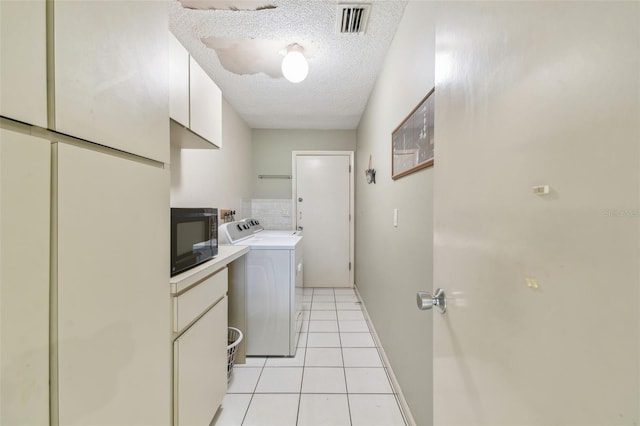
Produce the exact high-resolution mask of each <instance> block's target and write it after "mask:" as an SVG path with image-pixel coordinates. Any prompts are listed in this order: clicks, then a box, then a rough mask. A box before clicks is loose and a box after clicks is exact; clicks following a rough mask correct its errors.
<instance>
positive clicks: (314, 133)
mask: <svg viewBox="0 0 640 426" xmlns="http://www.w3.org/2000/svg"><path fill="white" fill-rule="evenodd" d="M355 148H356V132H355V130H271V129H254V130H253V176H252V178H251V179H252V183H253V198H291V181H290V180H288V179H258V175H291V152H292V151H353V150H355Z"/></svg>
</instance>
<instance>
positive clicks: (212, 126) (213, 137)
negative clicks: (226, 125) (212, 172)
mask: <svg viewBox="0 0 640 426" xmlns="http://www.w3.org/2000/svg"><path fill="white" fill-rule="evenodd" d="M189 76H190V85H189V94H190V106H191V126H190V127H191V130H192V131H193V132H194V133H197V134H198V135H200V136H202V137H203V138H205V139H206V140H208V141H209V142H211V143H214V144H215V145H217V146H218V148H222V126H221V122H222V92H221V91H220V89H219V88H218V86H217V85H216V83H214V82H213V80H211V79H210V78H209V76H208V75H207V73H206V72H204V70H203V69H202V67H200V65H198V63H197V62H196V61H195V60H194V59H193V58H190V62H189Z"/></svg>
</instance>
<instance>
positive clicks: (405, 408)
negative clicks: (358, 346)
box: [353, 285, 416, 426]
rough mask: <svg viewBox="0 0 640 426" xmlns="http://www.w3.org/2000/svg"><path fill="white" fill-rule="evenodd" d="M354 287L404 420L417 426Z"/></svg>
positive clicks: (356, 288) (355, 287) (410, 424)
mask: <svg viewBox="0 0 640 426" xmlns="http://www.w3.org/2000/svg"><path fill="white" fill-rule="evenodd" d="M353 288H354V290H355V291H356V293H357V294H358V299H360V302H361V303H362V312H363V313H364V316H365V319H366V320H367V323H368V324H369V329H370V330H371V334H372V335H373V339H374V340H375V343H376V348H377V349H378V353H379V354H380V357H381V358H382V362H383V363H384V365H385V367H386V369H385V371H386V372H387V375H388V376H389V381H390V382H391V386H392V387H393V393H394V395H395V397H396V400H397V401H398V405H399V406H400V411H401V412H402V415H403V416H404V421H405V423H407V425H409V426H416V421H415V420H414V418H413V415H411V410H410V409H409V405H408V404H407V400H406V399H404V395H403V394H402V389H401V388H400V383H398V379H397V378H396V375H395V374H394V372H393V368H391V363H390V362H389V358H387V354H386V353H385V351H384V348H383V347H382V343H381V342H380V338H379V337H378V333H377V332H376V329H375V327H374V326H373V322H372V321H371V317H369V312H367V307H366V305H365V304H364V302H363V301H362V297H360V292H359V291H358V286H357V285H355V286H354V287H353Z"/></svg>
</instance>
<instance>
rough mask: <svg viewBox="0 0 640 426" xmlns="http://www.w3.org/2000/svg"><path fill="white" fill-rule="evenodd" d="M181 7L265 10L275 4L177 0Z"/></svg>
mask: <svg viewBox="0 0 640 426" xmlns="http://www.w3.org/2000/svg"><path fill="white" fill-rule="evenodd" d="M179 2H180V4H182V7H184V8H187V9H195V10H235V11H240V10H265V9H275V8H276V6H274V5H273V4H270V3H268V2H265V1H260V0H235V1H229V0H179Z"/></svg>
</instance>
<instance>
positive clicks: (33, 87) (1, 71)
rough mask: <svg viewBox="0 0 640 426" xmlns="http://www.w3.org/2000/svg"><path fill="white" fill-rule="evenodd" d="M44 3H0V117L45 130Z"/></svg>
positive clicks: (45, 45) (36, 0)
mask: <svg viewBox="0 0 640 426" xmlns="http://www.w3.org/2000/svg"><path fill="white" fill-rule="evenodd" d="M46 36H47V34H46V7H45V0H34V1H0V55H1V56H0V99H2V101H0V115H2V116H3V117H8V118H11V119H14V120H18V121H22V122H25V123H29V124H34V125H36V126H40V127H47V40H46Z"/></svg>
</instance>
